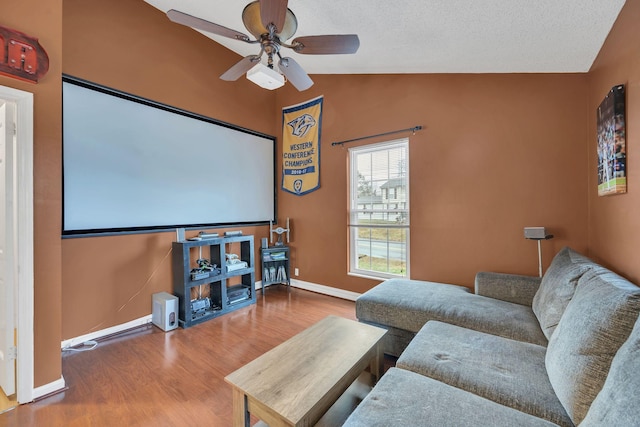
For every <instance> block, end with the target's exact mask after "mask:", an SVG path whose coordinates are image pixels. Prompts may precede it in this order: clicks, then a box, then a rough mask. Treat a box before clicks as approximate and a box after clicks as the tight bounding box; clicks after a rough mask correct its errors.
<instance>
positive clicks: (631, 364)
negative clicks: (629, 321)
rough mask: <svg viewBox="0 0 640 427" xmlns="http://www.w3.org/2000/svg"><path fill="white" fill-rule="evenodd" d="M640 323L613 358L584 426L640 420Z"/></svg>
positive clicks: (623, 423)
mask: <svg viewBox="0 0 640 427" xmlns="http://www.w3.org/2000/svg"><path fill="white" fill-rule="evenodd" d="M638 390H640V322H638V321H636V325H635V327H634V328H633V331H632V332H631V336H630V337H629V339H628V340H627V341H625V343H624V344H623V345H622V347H620V350H618V353H616V355H615V357H614V358H613V360H612V361H611V369H609V375H607V380H606V381H605V382H604V386H602V390H601V391H600V393H598V396H597V397H596V398H595V400H594V401H593V403H592V404H591V407H590V408H589V412H587V416H586V417H585V419H584V421H582V423H581V424H580V427H599V426H632V425H637V424H638V422H640V405H638Z"/></svg>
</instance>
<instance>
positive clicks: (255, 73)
mask: <svg viewBox="0 0 640 427" xmlns="http://www.w3.org/2000/svg"><path fill="white" fill-rule="evenodd" d="M247 79H249V80H251V81H252V82H254V83H255V84H257V85H258V86H260V87H262V88H264V89H269V90H274V89H278V88H279V87H282V86H284V76H283V75H282V74H280V73H278V72H277V71H275V70H274V69H272V68H269V67H267V66H266V65H264V64H263V63H262V62H259V63H257V64H256V65H255V66H253V68H251V69H250V70H249V71H247Z"/></svg>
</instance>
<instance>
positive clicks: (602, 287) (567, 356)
mask: <svg viewBox="0 0 640 427" xmlns="http://www.w3.org/2000/svg"><path fill="white" fill-rule="evenodd" d="M639 310H640V288H638V287H637V286H635V285H634V284H632V283H630V282H629V281H627V280H626V279H624V278H622V277H620V276H618V275H617V274H615V273H613V272H611V271H609V270H606V269H604V268H602V267H597V268H594V269H592V270H591V271H589V272H587V273H585V274H584V275H583V276H582V277H581V278H580V280H579V281H578V285H577V287H576V291H575V294H574V296H573V299H572V300H571V301H570V302H569V304H568V305H567V309H566V310H565V312H564V315H563V316H562V319H561V320H560V323H558V327H557V329H556V331H555V333H554V334H553V335H552V336H551V339H550V341H549V346H548V349H547V355H546V365H547V372H548V374H549V379H550V381H551V385H552V386H553V388H554V390H555V391H556V395H557V396H558V398H559V399H560V402H562V405H563V406H564V408H565V409H566V410H567V413H568V414H569V416H570V417H571V419H572V420H573V422H574V423H575V424H579V423H580V422H581V421H582V419H583V418H584V417H585V415H586V413H587V411H588V410H589V406H590V405H591V403H592V402H593V399H595V397H596V395H597V394H598V392H599V391H600V389H601V388H602V385H603V384H604V381H605V379H606V377H607V374H608V372H609V367H610V365H611V360H612V359H613V356H614V355H615V354H616V352H617V351H618V349H619V348H620V346H621V345H622V343H624V341H625V340H626V339H627V338H628V337H629V334H630V333H631V330H632V328H633V325H634V323H635V321H636V319H637V318H638V311H639Z"/></svg>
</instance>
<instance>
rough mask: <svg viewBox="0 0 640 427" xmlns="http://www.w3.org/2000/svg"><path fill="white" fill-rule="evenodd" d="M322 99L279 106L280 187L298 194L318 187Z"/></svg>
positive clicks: (300, 194)
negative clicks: (280, 140) (280, 137)
mask: <svg viewBox="0 0 640 427" xmlns="http://www.w3.org/2000/svg"><path fill="white" fill-rule="evenodd" d="M322 99H323V98H322V97H321V96H320V97H318V98H315V99H312V100H311V101H307V102H305V103H303V104H298V105H293V106H291V107H286V108H283V109H282V119H283V120H282V123H283V125H282V128H283V129H282V189H283V190H285V191H288V192H289V193H293V194H297V195H298V196H302V195H303V194H307V193H310V192H312V191H313V190H317V189H318V188H320V128H321V124H322Z"/></svg>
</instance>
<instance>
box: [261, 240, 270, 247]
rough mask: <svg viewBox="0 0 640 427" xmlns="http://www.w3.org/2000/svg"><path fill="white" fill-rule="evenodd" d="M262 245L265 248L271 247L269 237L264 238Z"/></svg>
mask: <svg viewBox="0 0 640 427" xmlns="http://www.w3.org/2000/svg"><path fill="white" fill-rule="evenodd" d="M262 247H263V248H268V247H269V239H267V238H266V237H263V238H262Z"/></svg>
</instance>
